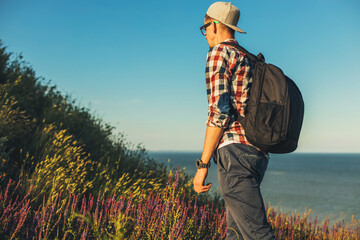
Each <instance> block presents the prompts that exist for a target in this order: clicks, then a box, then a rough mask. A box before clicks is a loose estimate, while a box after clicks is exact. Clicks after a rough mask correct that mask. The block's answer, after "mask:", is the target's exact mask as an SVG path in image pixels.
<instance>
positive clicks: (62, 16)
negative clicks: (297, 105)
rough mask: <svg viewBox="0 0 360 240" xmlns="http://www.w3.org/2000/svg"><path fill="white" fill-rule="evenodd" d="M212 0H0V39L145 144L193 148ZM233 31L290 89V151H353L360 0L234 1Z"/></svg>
mask: <svg viewBox="0 0 360 240" xmlns="http://www.w3.org/2000/svg"><path fill="white" fill-rule="evenodd" d="M213 2H214V1H207V0H181V1H178V0H171V1H169V0H167V1H165V0H158V1H145V0H140V1H93V0H86V1H85V0H76V1H74V0H71V1H70V0H62V1H59V0H54V1H45V0H41V1H40V0H34V1H26V0H0V38H1V39H2V41H3V44H4V45H5V46H8V51H11V52H14V53H22V55H23V56H24V59H25V60H26V61H28V62H29V63H30V64H31V65H32V66H33V68H34V69H35V70H36V73H37V75H38V76H42V77H44V78H45V79H47V80H51V82H52V83H53V84H55V85H56V86H57V87H58V89H59V90H61V91H62V92H64V93H66V94H70V95H71V96H72V97H73V98H75V99H77V100H78V102H79V103H80V104H81V105H82V106H86V107H89V108H90V109H91V110H92V111H93V112H94V114H96V116H98V117H100V118H102V119H103V120H104V121H105V122H109V123H110V124H112V125H113V126H115V127H116V131H117V132H122V133H125V135H126V138H127V139H128V140H129V141H131V142H133V143H135V144H137V143H143V145H144V146H145V147H146V149H148V150H163V151H167V150H177V151H201V149H202V146H203V140H204V135H205V121H206V117H207V100H206V90H205V79H204V69H205V57H206V53H207V51H208V45H207V42H206V40H205V39H204V37H203V36H202V35H201V33H200V31H199V27H200V26H201V25H202V24H203V18H204V15H205V13H206V10H207V8H208V7H209V6H210V5H211V4H212V3H213ZM233 4H234V5H236V6H237V7H238V8H239V9H240V11H241V17H240V20H239V24H238V26H239V27H241V28H242V29H244V30H245V31H247V34H246V35H240V34H237V35H236V36H235V37H236V39H237V40H238V41H239V43H240V44H241V45H243V46H244V47H246V48H247V49H248V50H249V51H252V52H254V53H258V52H262V53H263V54H264V55H265V57H266V60H267V62H271V63H274V64H276V65H278V66H279V67H281V68H282V69H283V70H284V71H285V73H286V74H287V75H289V76H290V77H291V78H292V79H293V80H294V81H295V82H296V83H297V84H298V86H299V88H300V89H301V91H302V93H303V97H304V101H305V108H306V111H305V119H304V125H303V130H302V133H301V139H300V143H299V148H298V151H299V152H360V146H359V145H360V140H359V136H360V106H359V105H360V93H359V91H360V67H359V66H360V60H359V56H360V46H359V43H360V27H359V26H360V14H359V12H360V2H359V1H357V0H347V1H341V0H337V1H335V0H327V1H325V0H315V1H310V0H305V1H285V0H275V1H268V0H267V1H266V0H258V1H233Z"/></svg>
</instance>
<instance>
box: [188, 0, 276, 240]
mask: <svg viewBox="0 0 360 240" xmlns="http://www.w3.org/2000/svg"><path fill="white" fill-rule="evenodd" d="M239 17H240V11H239V9H238V8H236V7H235V6H234V5H232V4H231V3H225V2H216V3H214V4H212V5H211V6H210V7H209V9H208V11H207V13H206V16H205V20H204V26H202V27H201V28H200V29H201V31H202V33H203V34H204V35H205V36H206V40H207V41H208V44H209V48H210V50H209V52H208V55H207V63H206V73H205V77H206V87H207V96H208V103H209V113H208V119H207V122H206V125H207V128H206V135H205V142H204V148H203V152H202V156H201V159H198V160H197V161H196V165H197V167H198V170H197V173H196V175H195V177H194V181H193V183H194V189H195V191H196V192H197V193H202V192H206V191H208V190H209V189H210V187H211V184H207V185H204V183H205V179H206V176H207V174H208V167H209V166H210V159H211V157H212V155H213V154H214V160H215V162H217V169H218V179H219V185H220V191H221V193H222V196H223V198H224V200H225V204H226V221H227V227H228V228H227V229H228V230H227V239H275V237H274V234H273V231H272V228H271V226H270V225H269V224H268V222H267V220H266V213H265V208H264V203H263V199H262V196H261V193H260V188H259V186H260V183H261V181H262V179H263V176H264V174H265V170H266V168H267V164H268V158H267V156H268V154H266V153H263V152H261V150H260V149H258V148H256V147H254V146H253V145H251V143H250V142H248V140H247V139H246V137H245V134H244V129H243V127H242V126H241V125H240V123H239V122H238V121H236V116H237V114H238V113H239V114H241V115H242V116H244V114H245V111H246V104H247V100H248V92H249V88H250V85H251V81H252V78H251V73H252V70H253V68H254V66H253V64H252V63H251V62H250V61H249V59H248V58H247V57H246V56H245V54H244V53H242V52H240V51H239V50H237V49H236V48H234V47H233V46H230V45H226V44H224V43H223V42H233V43H237V41H236V40H235V38H234V34H235V31H237V32H240V33H245V32H244V31H243V30H241V29H240V28H238V27H236V25H237V22H238V20H239Z"/></svg>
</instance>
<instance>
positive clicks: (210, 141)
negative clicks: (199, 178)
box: [201, 126, 224, 163]
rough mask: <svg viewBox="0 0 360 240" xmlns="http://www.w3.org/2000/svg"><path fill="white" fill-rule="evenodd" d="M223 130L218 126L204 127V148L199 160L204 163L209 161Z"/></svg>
mask: <svg viewBox="0 0 360 240" xmlns="http://www.w3.org/2000/svg"><path fill="white" fill-rule="evenodd" d="M223 131H224V129H222V128H219V127H210V126H207V127H206V134H205V142H204V148H203V152H202V155H201V160H202V161H203V162H204V163H208V162H210V159H211V157H212V154H213V152H214V150H215V148H216V147H217V145H218V143H219V141H220V139H221V136H222V134H223Z"/></svg>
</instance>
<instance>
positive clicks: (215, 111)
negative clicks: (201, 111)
mask: <svg viewBox="0 0 360 240" xmlns="http://www.w3.org/2000/svg"><path fill="white" fill-rule="evenodd" d="M227 59H228V57H227V51H226V50H225V49H224V45H218V46H215V47H213V48H212V49H210V51H209V52H208V55H207V61H206V72H205V77H206V88H207V96H208V103H209V110H208V118H207V121H206V125H207V126H213V127H219V128H226V127H227V126H228V123H229V119H230V117H229V116H230V111H231V108H232V104H231V99H230V89H229V81H230V72H229V68H228V66H227Z"/></svg>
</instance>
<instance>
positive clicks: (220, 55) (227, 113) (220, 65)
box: [205, 39, 253, 148]
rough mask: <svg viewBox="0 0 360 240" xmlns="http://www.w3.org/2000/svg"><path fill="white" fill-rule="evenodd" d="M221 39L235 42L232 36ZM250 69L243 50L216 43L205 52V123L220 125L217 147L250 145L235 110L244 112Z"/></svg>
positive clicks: (250, 79)
mask: <svg viewBox="0 0 360 240" xmlns="http://www.w3.org/2000/svg"><path fill="white" fill-rule="evenodd" d="M225 42H234V43H237V41H236V40H235V39H228V40H226V41H225ZM252 69H253V68H252V66H251V63H250V61H249V59H248V58H247V57H246V56H245V54H244V53H242V52H240V51H239V50H238V49H236V48H234V47H233V46H229V45H226V44H218V45H216V46H214V47H212V48H211V49H210V50H209V52H208V54H207V59H206V72H205V77H206V88H207V97H208V103H209V112H208V119H207V121H206V125H207V126H214V127H220V128H224V134H223V136H222V138H221V140H220V143H219V148H220V147H223V146H225V145H227V144H230V143H242V144H247V145H250V146H253V145H252V144H251V143H250V142H249V141H248V140H247V139H246V137H245V131H244V128H243V127H242V126H241V125H240V123H239V122H238V121H236V111H237V112H238V113H240V114H241V115H242V116H244V113H245V109H246V104H247V101H248V92H249V87H250V85H251V81H252V78H251V73H252Z"/></svg>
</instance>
